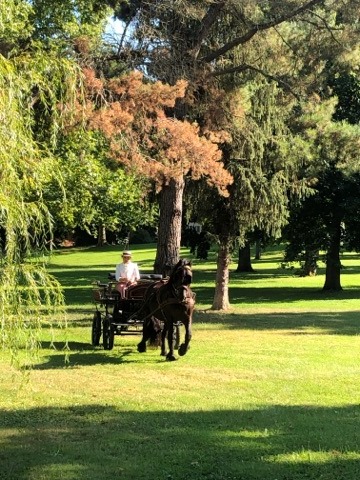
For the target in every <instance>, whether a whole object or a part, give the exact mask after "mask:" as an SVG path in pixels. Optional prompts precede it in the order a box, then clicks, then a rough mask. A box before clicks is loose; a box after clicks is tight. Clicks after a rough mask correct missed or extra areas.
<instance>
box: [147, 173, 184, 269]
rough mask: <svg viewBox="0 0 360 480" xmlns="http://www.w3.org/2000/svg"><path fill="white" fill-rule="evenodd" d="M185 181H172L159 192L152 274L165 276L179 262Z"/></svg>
mask: <svg viewBox="0 0 360 480" xmlns="http://www.w3.org/2000/svg"><path fill="white" fill-rule="evenodd" d="M184 187H185V181H184V179H178V180H174V179H172V180H171V181H170V183H169V185H166V186H164V187H163V189H162V190H161V192H160V202H159V205H160V217H159V228H158V241H157V250H156V258H155V263H154V272H155V273H161V274H163V275H167V274H168V273H169V269H170V268H171V267H173V266H174V265H175V264H176V263H177V262H178V261H179V251H180V241H181V217H182V205H183V193H184Z"/></svg>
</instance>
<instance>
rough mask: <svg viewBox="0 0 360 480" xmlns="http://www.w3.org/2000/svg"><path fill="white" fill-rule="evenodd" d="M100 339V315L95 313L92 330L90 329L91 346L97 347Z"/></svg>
mask: <svg viewBox="0 0 360 480" xmlns="http://www.w3.org/2000/svg"><path fill="white" fill-rule="evenodd" d="M100 338H101V313H100V312H95V313H94V318H93V323H92V329H91V344H92V345H93V346H94V347H98V346H99V345H100Z"/></svg>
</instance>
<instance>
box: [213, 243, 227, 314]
mask: <svg viewBox="0 0 360 480" xmlns="http://www.w3.org/2000/svg"><path fill="white" fill-rule="evenodd" d="M230 262H231V242H230V238H229V237H227V238H226V239H223V241H222V242H221V243H220V247H219V252H218V257H217V269H216V281H215V294H214V301H213V304H212V307H211V309H212V310H227V309H228V308H229V306H230V301H229V266H230Z"/></svg>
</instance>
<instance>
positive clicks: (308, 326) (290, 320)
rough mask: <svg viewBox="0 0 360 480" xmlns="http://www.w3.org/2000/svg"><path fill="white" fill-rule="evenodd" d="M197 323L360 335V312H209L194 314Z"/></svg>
mask: <svg viewBox="0 0 360 480" xmlns="http://www.w3.org/2000/svg"><path fill="white" fill-rule="evenodd" d="M196 323H204V324H205V325H206V324H209V325H211V324H217V323H220V324H221V328H227V329H232V330H269V331H271V330H284V331H286V330H288V331H289V332H291V334H299V335H300V334H302V335H304V334H313V333H314V330H315V331H316V333H317V334H321V333H323V334H324V335H360V311H358V312H353V311H352V312H316V313H314V312H301V313H289V312H285V313H283V314H282V313H259V314H258V313H255V314H239V313H236V314H235V313H234V314H231V313H226V314H221V313H219V312H215V311H211V310H208V311H206V312H200V311H199V312H195V316H194V325H196Z"/></svg>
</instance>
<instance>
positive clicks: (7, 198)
mask: <svg viewBox="0 0 360 480" xmlns="http://www.w3.org/2000/svg"><path fill="white" fill-rule="evenodd" d="M78 78H79V75H78V72H77V69H76V67H75V66H74V65H73V64H72V63H71V61H69V60H68V59H61V58H59V57H58V56H57V55H56V52H54V53H51V51H49V50H48V51H47V52H46V53H45V52H44V51H42V50H41V48H40V47H36V46H33V48H32V50H31V54H30V53H24V54H22V53H21V52H20V53H19V54H15V55H13V56H12V55H9V56H8V57H5V56H3V55H1V54H0V144H1V150H0V328H1V329H0V342H1V346H2V348H5V349H7V350H9V351H10V352H11V354H12V360H13V361H14V362H16V364H17V365H18V366H20V365H24V364H30V363H31V362H32V361H33V360H34V358H36V352H37V350H38V348H39V342H40V335H39V334H40V329H41V325H42V324H43V323H44V322H46V321H47V319H49V317H50V315H51V317H52V318H54V314H56V315H57V317H58V318H59V321H60V322H61V323H62V324H64V322H65V316H64V315H63V312H64V309H63V305H64V298H63V294H62V290H61V286H60V284H59V283H58V281H57V280H56V279H55V278H54V277H53V276H51V275H50V274H49V273H48V272H47V269H46V259H47V258H48V253H49V250H50V248H51V242H52V232H51V226H52V221H51V217H50V215H49V212H48V210H47V208H46V205H45V203H44V201H43V197H42V192H43V190H44V187H45V185H47V184H48V183H49V182H50V181H51V180H53V179H57V181H59V182H61V172H60V171H59V168H58V163H57V162H56V159H55V158H54V157H53V156H52V154H51V149H52V144H54V142H55V139H56V135H57V133H58V131H59V129H60V128H61V127H62V122H63V119H64V112H63V111H61V110H60V109H59V105H60V104H66V105H71V99H73V100H74V97H75V91H76V82H77V79H78ZM36 111H41V112H42V118H43V120H42V122H41V123H40V126H39V121H38V118H37V117H36ZM44 119H45V120H44ZM45 128H46V135H44V129H45ZM45 138H46V141H45V140H44V139H45ZM61 313H62V314H61ZM60 314H61V315H60Z"/></svg>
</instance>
